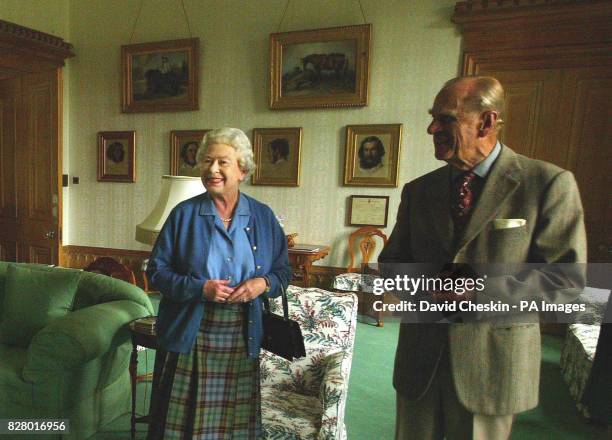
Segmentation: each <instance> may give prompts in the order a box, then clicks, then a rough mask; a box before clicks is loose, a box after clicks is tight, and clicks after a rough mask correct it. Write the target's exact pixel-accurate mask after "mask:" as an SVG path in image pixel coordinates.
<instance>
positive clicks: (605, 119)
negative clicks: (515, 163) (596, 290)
mask: <svg viewBox="0 0 612 440" xmlns="http://www.w3.org/2000/svg"><path fill="white" fill-rule="evenodd" d="M562 92H563V93H562V99H561V100H560V106H559V123H558V126H560V127H568V128H567V131H566V133H564V134H567V135H566V136H564V137H563V138H562V139H560V140H559V143H560V144H561V145H563V146H564V147H565V148H564V149H565V150H566V151H567V156H566V168H567V169H570V170H572V171H573V172H574V174H575V175H576V180H577V181H578V186H579V188H580V195H581V197H582V203H583V205H584V211H585V223H586V229H587V239H588V244H589V261H590V262H593V263H611V262H612V226H611V225H612V123H611V121H612V112H611V111H610V108H611V104H610V103H612V67H588V68H587V67H585V68H574V69H566V70H565V71H564V80H563V89H562Z"/></svg>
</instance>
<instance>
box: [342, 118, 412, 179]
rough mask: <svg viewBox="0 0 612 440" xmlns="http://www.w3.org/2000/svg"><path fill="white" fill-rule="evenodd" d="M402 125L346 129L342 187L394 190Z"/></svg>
mask: <svg viewBox="0 0 612 440" xmlns="http://www.w3.org/2000/svg"><path fill="white" fill-rule="evenodd" d="M401 146H402V124H375V125H347V127H346V152H345V159H344V185H345V186H372V187H390V188H396V187H397V184H398V178H399V163H400V150H401Z"/></svg>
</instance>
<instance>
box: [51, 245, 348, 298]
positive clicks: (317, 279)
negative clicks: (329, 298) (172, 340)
mask: <svg viewBox="0 0 612 440" xmlns="http://www.w3.org/2000/svg"><path fill="white" fill-rule="evenodd" d="M149 255H150V253H149V252H147V251H133V250H128V249H112V248H103V247H90V246H72V245H71V246H63V247H62V248H61V253H60V266H63V267H72V268H75V269H83V268H84V267H86V266H88V265H89V264H90V263H92V262H93V261H94V260H95V259H96V258H98V257H112V258H114V259H115V260H117V261H119V262H120V263H122V264H125V265H126V266H127V267H129V268H130V269H132V271H133V272H134V275H135V276H136V283H137V284H138V286H139V287H141V288H143V289H144V288H145V287H146V283H145V280H144V274H143V273H142V263H143V261H144V260H145V259H147V258H149ZM345 271H346V268H342V267H328V266H313V268H312V272H311V274H310V276H311V277H312V278H311V286H313V287H319V288H321V289H325V290H330V289H331V285H332V280H333V278H334V276H335V275H337V274H339V273H342V272H345ZM145 290H146V289H145Z"/></svg>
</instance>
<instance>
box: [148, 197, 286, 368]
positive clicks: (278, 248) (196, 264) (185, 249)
mask: <svg viewBox="0 0 612 440" xmlns="http://www.w3.org/2000/svg"><path fill="white" fill-rule="evenodd" d="M242 195H244V194H242ZM244 196H245V197H246V199H247V201H248V203H249V208H250V211H251V215H250V218H249V222H248V226H247V228H246V231H247V235H248V237H249V242H250V243H251V248H252V249H253V256H254V258H255V275H254V277H263V276H266V277H267V278H268V279H269V281H270V292H269V293H267V295H268V297H270V298H274V297H276V296H279V295H280V294H281V292H282V289H286V288H287V285H288V284H289V279H290V277H291V269H290V266H289V260H288V256H287V240H286V238H285V234H284V232H283V230H282V228H281V227H280V225H279V224H278V221H277V220H276V217H275V215H274V213H273V212H272V210H271V209H270V208H269V207H268V206H266V205H264V204H263V203H260V202H258V201H257V200H255V199H253V198H252V197H249V196H246V195H244ZM209 197H210V196H209V195H208V194H207V193H204V194H201V195H199V196H196V197H193V198H191V199H188V200H185V201H184V202H181V203H179V204H178V205H177V206H176V207H175V208H174V209H173V210H172V212H171V213H170V216H169V217H168V219H167V220H166V223H165V224H164V226H163V228H162V230H161V232H160V233H159V237H158V238H157V242H156V243H155V247H154V248H153V251H152V253H151V258H150V259H149V264H148V266H147V276H148V278H149V281H150V283H151V285H152V286H153V287H154V288H156V289H157V290H159V291H160V292H161V294H162V299H161V302H160V304H159V312H158V316H157V324H156V330H157V342H158V345H159V346H160V348H162V349H164V350H166V351H171V352H179V353H188V352H189V351H190V350H191V348H192V347H193V344H194V342H195V338H196V335H197V333H198V329H199V327H200V321H201V320H202V316H203V314H204V308H205V307H206V304H207V301H206V300H205V299H204V296H203V290H202V289H203V286H204V284H205V283H206V281H207V279H206V278H205V274H206V270H205V264H206V261H207V258H208V249H209V239H210V237H211V236H212V233H213V228H214V217H213V216H210V215H208V216H205V215H204V202H205V200H206V199H207V198H209ZM262 295H266V294H265V293H264V294H262ZM247 304H248V305H245V308H246V309H247V310H246V312H245V313H246V315H247V316H246V317H245V319H246V323H247V328H246V330H247V331H246V332H245V338H246V341H245V342H246V346H247V349H248V356H249V357H250V358H252V359H255V358H257V357H258V356H259V350H260V348H261V340H262V337H263V331H262V318H261V316H262V300H261V296H260V297H257V298H255V299H254V300H253V301H250V302H249V303H247Z"/></svg>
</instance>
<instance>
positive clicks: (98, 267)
mask: <svg viewBox="0 0 612 440" xmlns="http://www.w3.org/2000/svg"><path fill="white" fill-rule="evenodd" d="M83 270H84V271H86V272H95V273H101V274H102V275H107V276H109V277H111V278H117V279H119V280H123V281H125V282H127V283H130V284H134V285H136V277H135V276H134V272H132V270H131V269H130V268H129V267H127V266H126V265H125V264H121V263H119V262H118V261H117V260H115V259H114V258H111V257H99V258H96V259H95V260H94V261H93V262H92V263H91V264H90V265H89V266H87V267H86V268H85V269H83Z"/></svg>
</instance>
